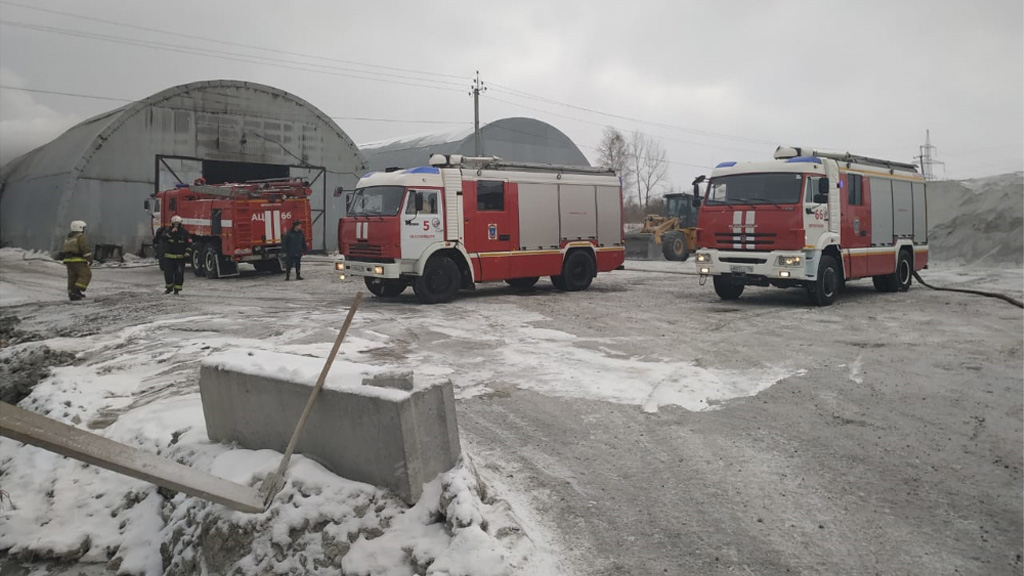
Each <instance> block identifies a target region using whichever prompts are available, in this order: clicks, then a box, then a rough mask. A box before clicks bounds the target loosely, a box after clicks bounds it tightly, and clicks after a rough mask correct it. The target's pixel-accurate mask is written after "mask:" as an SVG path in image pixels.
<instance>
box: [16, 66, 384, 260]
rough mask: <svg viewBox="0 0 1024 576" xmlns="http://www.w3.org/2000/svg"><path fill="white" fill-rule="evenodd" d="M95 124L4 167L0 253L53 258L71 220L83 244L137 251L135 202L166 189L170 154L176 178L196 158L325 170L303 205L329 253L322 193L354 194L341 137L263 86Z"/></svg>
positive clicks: (359, 166) (196, 93) (152, 101)
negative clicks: (161, 160) (81, 224)
mask: <svg viewBox="0 0 1024 576" xmlns="http://www.w3.org/2000/svg"><path fill="white" fill-rule="evenodd" d="M98 118H102V119H103V121H97V119H92V120H90V121H86V122H84V123H83V124H81V125H79V126H76V127H75V128H72V129H71V130H69V131H68V132H67V133H65V134H64V135H62V136H61V137H59V138H58V139H57V140H55V141H53V142H51V143H49V144H47V145H45V146H43V147H41V148H39V149H36V150H34V151H33V152H30V153H29V154H27V155H26V156H23V157H22V158H19V159H16V160H14V161H12V165H13V166H10V167H5V168H6V169H5V172H6V175H5V182H4V188H3V190H2V196H0V237H2V238H0V240H2V243H3V245H5V246H11V245H12V246H20V247H23V248H29V249H38V250H52V249H53V248H54V247H55V246H56V243H57V241H58V240H59V239H60V238H61V237H63V236H64V235H65V234H66V232H67V226H68V223H69V222H70V221H71V220H76V219H81V220H85V221H87V222H88V223H89V235H90V239H91V241H92V242H93V243H104V244H118V245H121V246H123V247H124V249H125V251H127V252H134V251H137V250H138V249H139V248H140V246H141V245H142V243H144V242H149V241H150V239H151V236H150V224H149V215H148V214H147V213H146V212H145V211H144V210H143V207H142V206H143V201H144V200H145V199H147V198H148V197H149V196H150V194H152V193H153V192H154V190H155V189H156V186H155V182H156V181H157V180H158V179H159V180H160V184H161V186H162V187H169V186H168V185H173V184H174V182H175V180H174V178H173V176H170V170H168V169H167V168H166V167H163V166H161V165H159V164H158V163H157V157H162V156H167V157H176V158H174V159H170V160H168V166H170V167H171V168H170V169H171V170H174V172H175V173H176V174H177V175H178V177H180V178H181V179H182V180H185V181H186V182H191V181H192V180H193V179H194V178H195V177H196V171H197V169H199V170H201V160H203V159H207V160H223V161H230V162H246V163H258V164H277V165H284V166H292V167H293V168H291V173H292V174H293V175H306V174H316V173H319V170H313V169H312V168H311V167H323V168H325V169H326V170H327V174H326V180H324V179H323V178H321V180H320V181H318V182H316V184H315V185H314V187H313V188H314V194H313V196H312V197H311V204H312V205H313V209H314V210H320V211H322V212H323V213H322V214H321V215H320V221H319V222H317V224H316V225H315V226H314V227H313V243H314V247H318V248H325V249H327V250H334V249H336V248H337V237H336V233H335V231H336V227H337V220H338V218H340V217H341V216H342V214H343V211H344V204H343V200H342V199H341V198H334V196H333V195H332V194H331V191H332V190H333V189H334V188H335V187H336V186H346V187H349V188H351V187H352V186H354V185H355V183H356V180H357V179H358V177H359V176H360V175H361V174H362V173H363V172H364V166H365V163H364V160H363V157H362V154H361V153H360V152H359V150H358V149H357V148H356V146H355V145H354V144H353V143H352V141H351V140H350V139H349V138H348V136H347V135H346V134H345V133H344V132H343V131H342V130H341V129H340V128H339V127H338V126H337V125H336V124H335V123H334V122H333V121H331V120H330V119H329V118H328V117H327V116H326V115H324V114H323V113H322V112H320V111H319V110H317V109H316V108H315V107H313V106H312V105H310V104H309V103H307V102H305V101H303V100H301V99H299V98H297V97H295V96H292V95H290V94H287V93H285V92H283V91H280V90H277V89H275V88H271V87H268V86H262V85H259V84H251V83H243V82H235V81H211V82H199V83H195V84H188V85H184V86H178V87H175V88H171V89H168V90H165V91H163V92H161V93H159V94H156V95H154V96H152V97H150V98H147V99H145V100H142V101H140V102H138V103H136V104H133V105H129V106H126V107H124V108H122V109H120V110H118V111H115V112H114V113H112V114H109V115H104V116H102V117H98ZM83 142H84V143H85V145H83V144H82V143H83ZM69 143H74V145H69ZM183 158H184V159H195V160H183ZM197 167H198V168H197ZM175 168H177V169H175ZM178 169H180V170H181V172H178ZM47 174H51V175H50V176H47ZM325 191H326V193H325Z"/></svg>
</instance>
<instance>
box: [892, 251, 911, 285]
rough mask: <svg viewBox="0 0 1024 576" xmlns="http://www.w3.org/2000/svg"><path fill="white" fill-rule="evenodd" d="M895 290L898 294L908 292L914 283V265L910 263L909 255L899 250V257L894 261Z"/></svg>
mask: <svg viewBox="0 0 1024 576" xmlns="http://www.w3.org/2000/svg"><path fill="white" fill-rule="evenodd" d="M894 276H895V278H894V280H895V281H896V289H897V290H899V291H900V292H906V291H907V290H910V285H911V284H912V283H913V282H914V265H913V264H912V263H911V262H910V255H909V254H908V253H907V251H906V250H900V256H899V258H897V259H896V274H894Z"/></svg>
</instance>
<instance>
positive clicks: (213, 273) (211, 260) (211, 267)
mask: <svg viewBox="0 0 1024 576" xmlns="http://www.w3.org/2000/svg"><path fill="white" fill-rule="evenodd" d="M219 259H220V252H218V251H217V249H216V248H214V247H213V246H209V245H208V246H206V248H204V249H203V269H205V270H206V277H207V278H220V266H219V264H220V263H219V262H217V260H219Z"/></svg>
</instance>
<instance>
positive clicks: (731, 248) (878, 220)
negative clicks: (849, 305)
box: [694, 146, 928, 306]
mask: <svg viewBox="0 0 1024 576" xmlns="http://www.w3.org/2000/svg"><path fill="white" fill-rule="evenodd" d="M703 179H704V177H703V176H702V177H700V178H698V179H697V182H695V183H694V195H695V196H698V193H697V190H698V185H699V183H700V182H701V181H703ZM696 202H697V203H698V204H700V213H699V223H700V224H699V227H698V230H697V245H698V248H697V254H696V257H695V262H696V266H697V272H698V273H699V274H700V281H701V284H703V283H704V281H705V280H706V279H707V277H708V276H711V277H712V279H713V282H714V286H715V292H717V293H718V296H719V297H720V298H722V299H725V300H732V299H736V298H739V297H740V294H742V293H743V290H744V288H745V287H746V286H750V285H753V286H769V285H771V286H777V287H783V288H785V287H802V288H805V289H806V290H807V293H808V296H809V297H810V299H811V301H812V303H814V304H816V305H819V306H828V305H830V304H832V302H833V301H834V300H835V297H836V295H837V294H838V293H839V291H840V290H841V289H842V287H843V284H844V283H845V282H846V281H849V280H855V279H858V278H868V277H870V278H872V279H873V282H874V285H875V288H876V289H877V290H878V291H880V292H897V291H898V292H905V291H907V290H908V289H909V288H910V285H911V282H912V278H913V273H914V271H916V270H920V269H922V268H925V267H927V265H928V220H927V212H926V194H925V181H924V178H923V177H922V176H921V175H920V174H919V173H918V171H917V167H916V166H914V165H913V164H905V163H901V162H893V161H889V160H880V159H877V158H869V157H866V156H856V155H853V154H849V153H829V152H821V151H818V150H812V149H810V148H795V147H785V146H780V147H779V148H778V149H777V150H776V151H775V159H774V160H771V161H766V162H744V163H737V162H722V163H720V164H719V165H718V166H716V167H715V170H714V171H713V172H712V173H711V177H710V178H709V179H707V191H706V193H705V195H704V198H703V201H701V200H700V199H698V200H697V201H696Z"/></svg>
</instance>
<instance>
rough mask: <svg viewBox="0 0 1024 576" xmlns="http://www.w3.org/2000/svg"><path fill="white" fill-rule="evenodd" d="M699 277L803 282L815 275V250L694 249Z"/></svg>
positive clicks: (812, 278)
mask: <svg viewBox="0 0 1024 576" xmlns="http://www.w3.org/2000/svg"><path fill="white" fill-rule="evenodd" d="M694 264H695V265H696V267H697V273H698V274H700V275H701V276H733V277H734V278H735V279H736V280H742V279H744V278H747V279H749V280H751V281H753V282H752V283H755V282H756V283H761V282H762V281H764V282H776V281H778V282H782V283H786V282H804V281H811V280H814V279H816V278H817V276H818V252H817V251H816V250H802V251H801V250H773V251H771V252H749V251H742V250H706V249H700V250H697V254H696V256H695V257H694Z"/></svg>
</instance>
